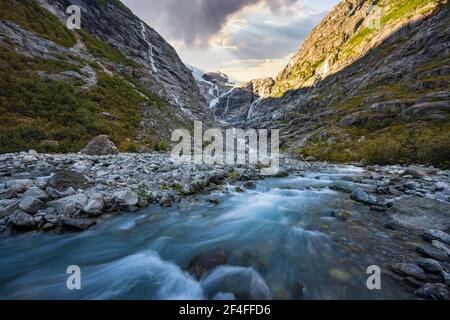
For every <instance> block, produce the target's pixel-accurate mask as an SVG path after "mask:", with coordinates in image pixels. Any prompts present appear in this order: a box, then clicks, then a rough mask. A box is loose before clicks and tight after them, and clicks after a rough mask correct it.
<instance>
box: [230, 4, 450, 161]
mask: <svg viewBox="0 0 450 320" xmlns="http://www.w3.org/2000/svg"><path fill="white" fill-rule="evenodd" d="M373 4H376V5H377V6H378V8H379V11H378V10H373V8H372V7H371V5H373ZM376 15H379V18H380V20H376V19H375V18H376ZM449 17H450V14H449V7H448V1H446V0H390V1H388V0H380V1H375V2H374V1H368V0H347V1H343V2H342V3H340V4H339V5H338V6H336V7H335V9H334V10H332V11H331V12H330V14H329V15H328V16H327V17H325V18H324V20H323V21H322V22H321V24H320V25H319V26H318V27H316V28H315V29H314V30H313V32H312V33H311V34H310V36H309V37H308V39H307V40H306V41H305V43H304V45H303V46H302V48H301V49H300V51H299V52H298V53H297V54H296V55H295V56H294V57H293V58H292V60H291V61H290V63H289V65H288V66H287V67H286V68H285V70H283V71H282V72H281V73H280V75H279V76H278V77H277V79H275V81H274V82H273V83H270V82H268V85H266V86H265V88H264V90H265V91H266V92H270V97H268V98H266V99H262V100H260V101H258V103H257V104H254V105H253V107H252V108H251V109H252V110H251V112H249V114H250V115H251V116H247V117H243V118H240V120H239V121H237V122H236V123H235V124H237V125H241V126H244V127H256V128H266V127H269V128H280V129H281V135H282V137H283V143H284V147H285V148H286V149H289V150H291V151H293V152H295V153H300V154H302V155H304V156H314V157H316V158H320V159H324V160H331V161H359V160H365V161H367V162H371V163H380V164H384V163H398V162H422V163H424V162H428V163H432V164H435V165H440V166H449V165H450V163H449V159H450V147H449V146H450V115H449V105H450V103H449V102H450V94H449V92H448V88H449V80H450V67H449V59H450V56H449V51H450V30H449V26H450V23H449V22H450V21H449ZM377 21H379V24H378V23H377ZM374 26H375V27H374ZM377 26H379V28H377ZM231 102H233V100H231ZM240 108H242V105H241V104H239V103H237V104H233V103H231V104H228V110H235V109H240ZM229 112H230V111H229Z"/></svg>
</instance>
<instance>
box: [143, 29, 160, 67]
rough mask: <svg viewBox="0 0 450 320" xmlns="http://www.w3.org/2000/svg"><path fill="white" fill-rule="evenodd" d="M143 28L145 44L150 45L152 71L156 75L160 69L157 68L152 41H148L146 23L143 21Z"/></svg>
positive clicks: (149, 53) (149, 54)
mask: <svg viewBox="0 0 450 320" xmlns="http://www.w3.org/2000/svg"><path fill="white" fill-rule="evenodd" d="M141 27H142V31H141V32H142V38H143V39H144V41H145V43H146V44H147V45H148V57H149V59H150V64H151V66H152V71H153V72H154V73H156V72H158V69H157V68H156V64H155V57H154V55H153V46H152V44H151V43H150V41H148V40H147V35H146V26H145V23H144V21H141Z"/></svg>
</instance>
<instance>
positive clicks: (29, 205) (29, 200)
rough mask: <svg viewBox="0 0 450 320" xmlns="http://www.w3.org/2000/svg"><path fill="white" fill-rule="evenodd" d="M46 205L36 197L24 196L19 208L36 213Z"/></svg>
mask: <svg viewBox="0 0 450 320" xmlns="http://www.w3.org/2000/svg"><path fill="white" fill-rule="evenodd" d="M43 207H44V203H43V202H42V201H41V200H39V199H38V198H35V197H31V196H30V197H24V198H23V199H22V200H21V201H20V203H19V208H20V209H21V210H23V211H25V212H26V213H30V214H35V213H36V212H38V211H39V210H40V209H42V208H43Z"/></svg>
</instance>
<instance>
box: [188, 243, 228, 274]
mask: <svg viewBox="0 0 450 320" xmlns="http://www.w3.org/2000/svg"><path fill="white" fill-rule="evenodd" d="M227 262H228V252H227V251H225V250H223V249H217V250H213V251H210V252H207V253H205V254H204V255H201V256H200V257H197V258H196V259H194V260H193V261H192V262H191V264H190V266H189V268H188V270H189V273H191V274H193V275H195V276H196V277H202V276H203V275H205V274H206V273H208V272H209V271H211V270H213V269H215V268H217V267H218V266H222V265H226V264H227Z"/></svg>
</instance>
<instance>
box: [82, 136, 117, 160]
mask: <svg viewBox="0 0 450 320" xmlns="http://www.w3.org/2000/svg"><path fill="white" fill-rule="evenodd" d="M81 153H83V154H86V155H90V156H104V155H110V154H118V153H119V150H118V149H117V147H116V146H115V145H114V143H112V142H111V141H110V140H109V137H108V136H106V135H101V136H98V137H95V138H94V139H92V140H91V141H90V142H89V143H88V144H87V146H86V147H85V148H84V149H83V150H81Z"/></svg>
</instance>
